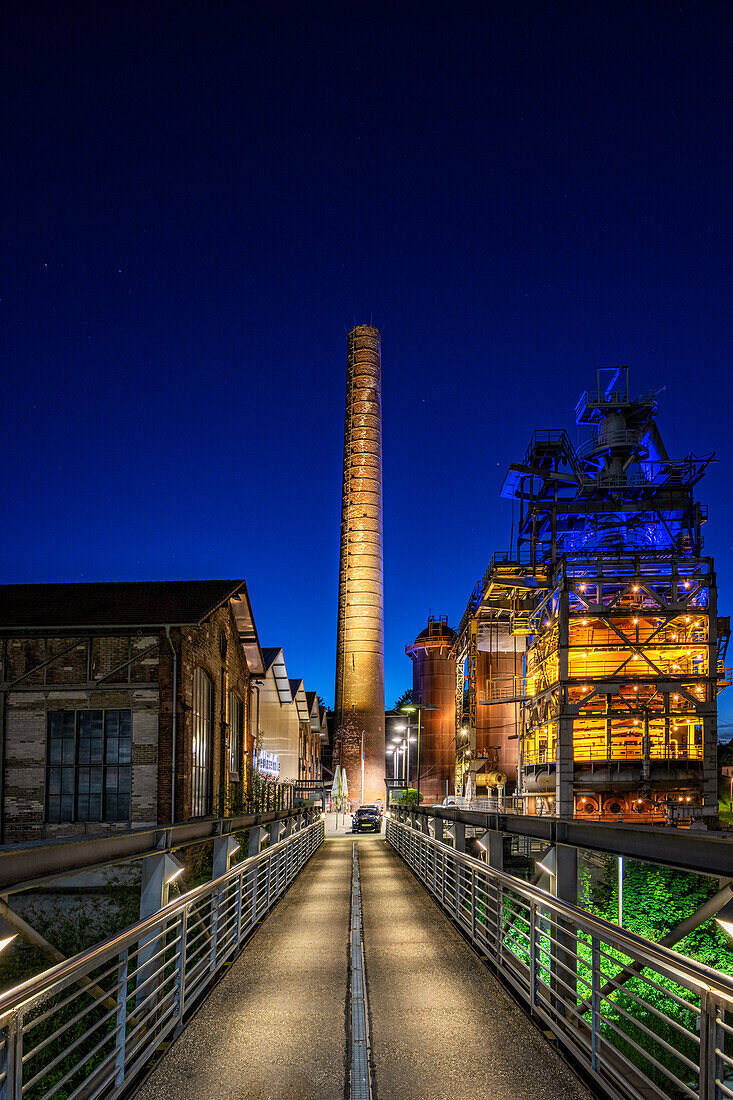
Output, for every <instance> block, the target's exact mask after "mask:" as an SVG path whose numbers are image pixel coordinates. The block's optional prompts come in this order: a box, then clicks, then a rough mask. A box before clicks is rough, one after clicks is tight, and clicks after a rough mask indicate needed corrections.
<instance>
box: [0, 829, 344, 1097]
mask: <svg viewBox="0 0 733 1100" xmlns="http://www.w3.org/2000/svg"><path fill="white" fill-rule="evenodd" d="M323 839H324V823H323V821H322V820H321V819H319V820H318V821H316V822H315V823H313V824H311V825H308V826H307V827H305V828H303V829H299V830H298V831H296V832H294V833H293V834H292V835H290V836H288V837H286V838H284V839H283V840H281V841H280V842H279V843H277V844H274V845H272V846H271V847H268V848H266V849H265V850H264V851H263V852H261V853H260V854H259V855H256V856H252V857H251V858H249V859H245V860H243V861H242V862H241V863H238V864H236V866H234V867H232V868H231V870H230V871H228V872H227V873H226V874H224V875H221V877H219V878H217V879H214V880H213V881H212V882H207V883H205V884H204V885H203V886H199V887H197V888H196V889H194V890H191V891H189V892H188V893H186V894H184V895H183V896H182V897H180V898H178V899H176V900H175V901H172V902H171V903H170V904H168V905H166V906H165V907H164V908H163V909H161V910H160V911H159V912H158V913H155V914H154V915H153V916H151V917H148V918H146V919H145V920H141V921H139V922H138V923H137V924H135V925H132V926H131V927H130V928H128V929H127V930H126V931H124V932H121V933H120V934H119V935H117V936H113V937H112V938H111V939H109V940H107V941H106V942H105V943H102V944H100V945H99V946H97V947H93V948H90V949H89V950H88V951H84V952H82V953H81V954H80V955H77V956H75V958H73V959H69V960H67V961H66V962H63V963H59V965H57V966H55V967H53V968H52V969H51V970H47V971H45V972H44V973H42V974H39V975H37V976H36V977H34V978H31V979H30V980H29V981H27V982H25V983H23V985H20V986H18V987H17V988H15V989H11V990H8V991H7V992H6V993H4V994H2V996H0V1098H1V1100H22V1098H26V1100H50V1098H51V1097H56V1098H57V1100H82V1098H85V1100H86V1098H91V1097H94V1098H95V1100H97V1098H100V1100H101V1098H103V1100H111V1098H113V1097H116V1096H119V1095H120V1093H121V1092H122V1091H123V1090H124V1089H126V1088H127V1087H129V1083H130V1081H131V1079H133V1078H134V1077H135V1075H136V1074H137V1073H138V1072H139V1071H140V1070H141V1068H142V1067H144V1066H145V1064H146V1063H147V1061H148V1060H149V1059H150V1057H151V1056H152V1055H153V1054H154V1052H155V1051H156V1050H157V1049H158V1047H160V1045H161V1043H163V1042H164V1041H165V1040H166V1039H170V1038H172V1037H173V1036H174V1035H175V1034H176V1033H177V1032H178V1031H180V1029H181V1028H182V1026H183V1021H184V1016H185V1014H186V1013H187V1011H188V1010H189V1009H190V1008H191V1007H192V1005H193V1004H194V1003H195V1002H196V1001H197V1000H198V998H199V997H201V995H202V994H203V993H204V992H205V991H206V990H207V989H208V987H209V984H210V982H211V980H212V978H213V977H214V975H215V974H216V973H217V971H218V970H220V969H221V967H222V966H223V965H224V964H225V963H227V962H229V961H231V959H232V958H233V957H234V956H235V955H236V954H237V951H238V949H239V948H240V947H241V946H242V944H243V943H244V941H245V939H246V938H247V936H248V935H249V934H250V933H251V932H252V930H253V929H254V927H255V925H256V924H257V923H258V922H259V921H260V920H261V919H262V917H263V916H264V915H265V914H266V913H267V912H268V910H269V909H270V908H271V907H272V906H273V904H274V903H275V902H276V901H277V899H278V898H279V897H280V896H281V895H282V894H283V893H284V892H285V890H286V889H287V887H288V886H289V885H290V883H291V882H292V881H293V879H295V878H296V876H297V875H298V874H299V873H300V871H301V870H302V868H303V867H304V866H305V864H306V863H307V861H308V860H309V859H310V857H311V856H312V855H313V853H314V852H315V851H316V849H317V848H318V846H319V845H320V844H321V842H322V841H323Z"/></svg>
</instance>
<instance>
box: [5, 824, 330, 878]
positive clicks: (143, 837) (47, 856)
mask: <svg viewBox="0 0 733 1100" xmlns="http://www.w3.org/2000/svg"><path fill="white" fill-rule="evenodd" d="M310 812H311V810H310V809H309V807H298V808H297V809H291V810H266V811H260V812H258V813H254V814H238V815H237V816H236V817H202V818H196V819H194V820H193V821H181V822H177V823H176V824H174V825H153V826H145V827H144V828H138V829H125V830H124V831H121V832H115V833H95V834H92V835H90V836H71V837H54V838H53V839H51V840H29V841H24V842H19V843H15V844H5V845H2V846H0V895H3V896H6V895H7V894H10V893H17V892H18V891H20V890H27V889H29V888H30V887H31V886H34V885H37V884H38V883H39V882H40V881H41V880H43V881H49V880H51V879H54V878H68V877H69V876H70V875H73V874H76V873H78V872H79V871H91V870H94V869H96V868H97V867H109V866H113V865H114V864H117V863H126V862H127V861H128V860H134V859H142V858H144V857H145V856H150V855H158V854H160V852H170V851H176V850H177V849H179V848H184V847H188V846H189V845H192V844H201V843H202V842H204V841H207V840H214V839H216V837H218V836H225V835H227V834H229V833H234V832H242V831H244V830H245V829H251V828H253V827H255V826H257V825H268V824H270V823H271V822H273V821H288V820H291V819H297V818H307V816H308V815H309V813H310ZM29 872H30V873H29Z"/></svg>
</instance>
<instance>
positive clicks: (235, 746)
mask: <svg viewBox="0 0 733 1100" xmlns="http://www.w3.org/2000/svg"><path fill="white" fill-rule="evenodd" d="M243 744H244V703H243V702H242V700H241V699H240V698H239V696H238V695H237V694H236V693H235V692H232V693H231V695H230V696H229V771H230V772H231V773H232V774H233V775H239V774H240V772H241V767H242V746H243Z"/></svg>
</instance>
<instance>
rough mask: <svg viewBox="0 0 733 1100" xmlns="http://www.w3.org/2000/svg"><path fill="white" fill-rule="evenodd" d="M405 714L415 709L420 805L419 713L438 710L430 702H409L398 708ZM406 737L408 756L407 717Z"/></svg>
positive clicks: (418, 797)
mask: <svg viewBox="0 0 733 1100" xmlns="http://www.w3.org/2000/svg"><path fill="white" fill-rule="evenodd" d="M400 709H401V710H402V711H403V712H404V713H405V714H414V713H415V711H417V804H418V806H419V805H420V715H421V714H422V712H423V711H424V710H439V708H438V707H436V706H434V705H433V704H432V703H410V704H408V706H406V707H401V708H400ZM407 729H408V738H407V742H408V744H407V757H408V760H409V756H410V744H409V742H410V738H409V729H410V725H409V719H408V726H407ZM407 785H408V787H409V785H410V779H409V776H408V777H407Z"/></svg>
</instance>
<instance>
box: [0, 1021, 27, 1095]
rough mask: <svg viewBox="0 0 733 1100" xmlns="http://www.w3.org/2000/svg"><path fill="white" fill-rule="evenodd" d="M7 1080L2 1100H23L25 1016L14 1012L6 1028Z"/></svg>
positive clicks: (3, 1066)
mask: <svg viewBox="0 0 733 1100" xmlns="http://www.w3.org/2000/svg"><path fill="white" fill-rule="evenodd" d="M1 1068H2V1069H4V1070H5V1080H4V1081H3V1083H2V1086H1V1087H0V1100H22V1096H23V1016H22V1013H20V1012H17V1011H16V1012H13V1013H12V1014H11V1016H10V1019H9V1020H8V1023H7V1026H6V1028H5V1051H4V1057H3V1060H2V1067H1Z"/></svg>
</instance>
